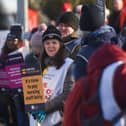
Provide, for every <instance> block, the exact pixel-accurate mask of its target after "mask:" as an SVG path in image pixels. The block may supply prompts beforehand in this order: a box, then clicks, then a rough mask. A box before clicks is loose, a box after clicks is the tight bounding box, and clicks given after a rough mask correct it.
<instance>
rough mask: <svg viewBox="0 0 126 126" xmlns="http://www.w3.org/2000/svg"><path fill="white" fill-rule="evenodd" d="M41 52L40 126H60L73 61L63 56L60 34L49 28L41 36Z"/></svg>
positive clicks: (69, 85)
mask: <svg viewBox="0 0 126 126" xmlns="http://www.w3.org/2000/svg"><path fill="white" fill-rule="evenodd" d="M42 42H43V43H42V44H43V52H42V54H41V57H40V61H41V67H42V75H43V78H42V81H43V85H44V95H45V104H44V109H43V110H42V111H44V112H45V113H46V117H45V119H44V120H43V121H42V122H41V125H42V126H54V125H55V126H60V125H61V121H62V117H61V113H62V110H63V106H64V101H65V99H66V97H67V95H68V93H69V91H70V89H71V86H72V85H73V81H72V78H71V75H72V73H71V72H72V63H73V60H72V59H70V58H68V57H66V56H65V50H64V49H65V47H64V45H63V42H62V38H61V34H60V32H59V31H58V30H57V29H56V28H55V27H54V26H49V27H48V28H47V30H46V31H45V32H44V34H43V36H42Z"/></svg>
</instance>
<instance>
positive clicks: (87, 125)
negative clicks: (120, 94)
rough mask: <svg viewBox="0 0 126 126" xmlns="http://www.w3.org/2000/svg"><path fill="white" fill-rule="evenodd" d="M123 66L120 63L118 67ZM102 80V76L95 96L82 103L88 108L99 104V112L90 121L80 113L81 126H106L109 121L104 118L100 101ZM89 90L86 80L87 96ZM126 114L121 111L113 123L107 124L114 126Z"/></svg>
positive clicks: (113, 119)
mask: <svg viewBox="0 0 126 126" xmlns="http://www.w3.org/2000/svg"><path fill="white" fill-rule="evenodd" d="M117 63H118V62H117ZM121 64H122V63H119V64H118V65H121ZM118 65H117V66H116V68H117V67H118ZM116 68H115V69H116ZM101 78H102V75H100V77H99V80H98V84H97V90H96V91H95V93H94V96H92V97H91V98H90V99H88V100H87V101H82V103H81V104H86V105H87V106H90V105H96V104H97V105H98V108H99V112H97V113H96V114H95V115H94V116H93V117H92V118H88V119H87V118H86V116H85V115H84V113H82V112H81V113H80V117H81V118H80V120H81V124H82V125H81V126H104V123H105V121H107V120H105V119H104V117H103V112H102V108H101V101H100V90H99V89H100V82H101ZM88 88H89V86H88V83H87V82H86V80H84V83H83V89H84V91H85V92H86V94H87V93H88ZM125 112H126V110H123V111H121V112H120V113H118V114H117V115H116V116H115V117H114V118H112V120H111V121H107V122H108V123H109V124H110V125H111V126H113V125H114V124H116V123H117V122H118V121H119V120H120V118H121V117H122V116H123V115H124V113H125Z"/></svg>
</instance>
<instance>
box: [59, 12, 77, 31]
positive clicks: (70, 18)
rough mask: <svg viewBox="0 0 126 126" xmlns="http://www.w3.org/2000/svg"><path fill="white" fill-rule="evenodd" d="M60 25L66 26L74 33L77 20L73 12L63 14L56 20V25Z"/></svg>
mask: <svg viewBox="0 0 126 126" xmlns="http://www.w3.org/2000/svg"><path fill="white" fill-rule="evenodd" d="M60 23H64V24H67V25H68V26H71V27H72V28H73V29H74V30H75V31H76V30H77V29H78V25H79V19H78V17H77V16H76V15H75V14H74V13H73V12H65V13H63V14H61V16H59V18H58V19H57V25H59V24H60Z"/></svg>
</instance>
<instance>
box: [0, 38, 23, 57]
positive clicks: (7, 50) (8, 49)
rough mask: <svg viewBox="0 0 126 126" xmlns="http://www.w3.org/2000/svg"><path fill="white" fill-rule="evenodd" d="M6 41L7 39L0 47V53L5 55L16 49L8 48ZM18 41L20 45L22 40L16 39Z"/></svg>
mask: <svg viewBox="0 0 126 126" xmlns="http://www.w3.org/2000/svg"><path fill="white" fill-rule="evenodd" d="M7 42H8V40H6V41H5V43H4V46H3V47H2V52H1V55H7V54H8V53H11V52H13V51H15V50H16V49H18V47H17V48H15V49H10V48H8V46H7ZM18 43H19V44H21V45H22V41H18Z"/></svg>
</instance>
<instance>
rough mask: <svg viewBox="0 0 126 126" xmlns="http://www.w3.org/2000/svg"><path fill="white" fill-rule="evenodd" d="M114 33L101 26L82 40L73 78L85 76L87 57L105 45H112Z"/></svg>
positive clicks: (112, 30)
mask: <svg viewBox="0 0 126 126" xmlns="http://www.w3.org/2000/svg"><path fill="white" fill-rule="evenodd" d="M115 37H116V33H115V31H114V29H113V28H112V27H110V26H107V25H105V26H102V27H101V28H99V29H97V30H96V31H94V32H91V33H89V34H88V35H87V36H86V37H85V38H83V39H82V43H81V45H82V47H81V48H80V50H79V52H78V54H77V57H76V60H75V68H74V78H75V80H78V79H79V78H80V77H82V76H85V75H86V65H87V63H88V59H89V57H90V56H91V55H92V54H93V53H94V52H95V51H96V50H97V48H99V47H100V46H101V45H103V44H105V43H114V44H115V41H114V38H115Z"/></svg>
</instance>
